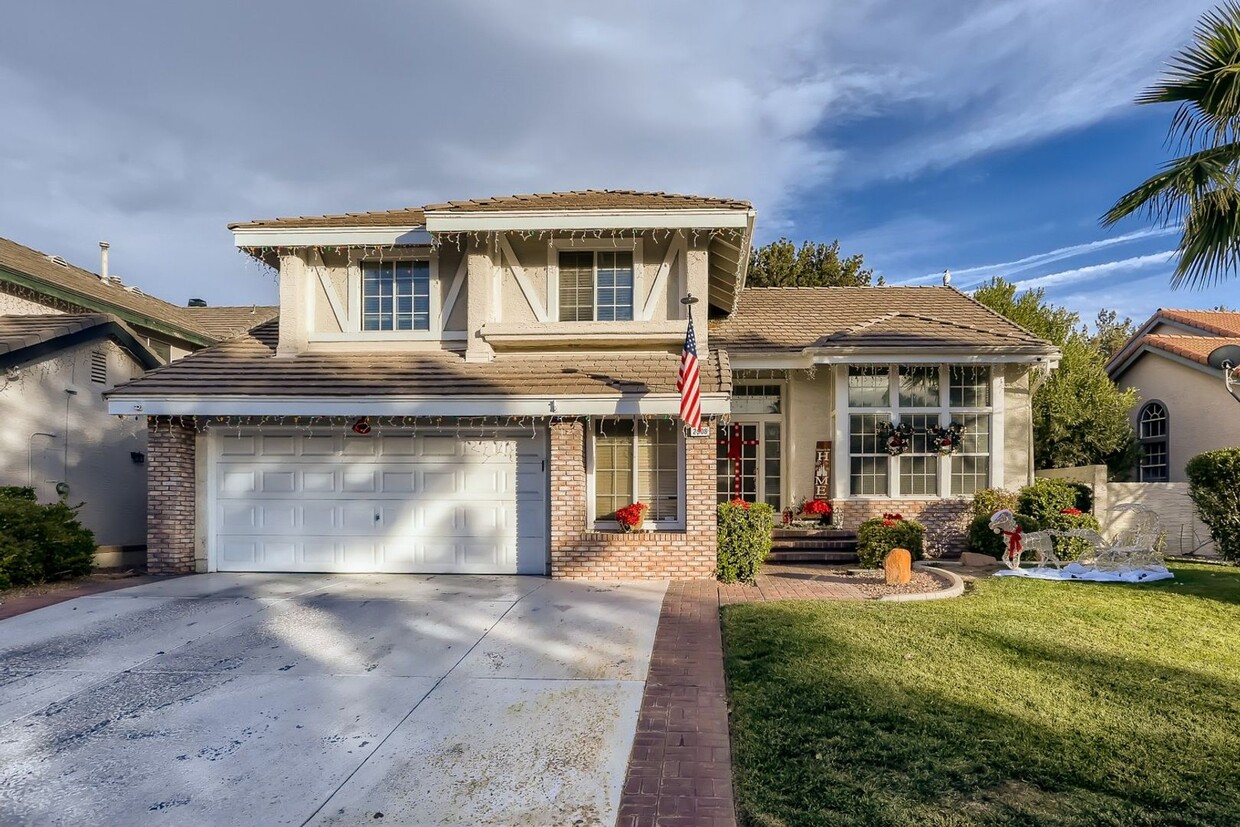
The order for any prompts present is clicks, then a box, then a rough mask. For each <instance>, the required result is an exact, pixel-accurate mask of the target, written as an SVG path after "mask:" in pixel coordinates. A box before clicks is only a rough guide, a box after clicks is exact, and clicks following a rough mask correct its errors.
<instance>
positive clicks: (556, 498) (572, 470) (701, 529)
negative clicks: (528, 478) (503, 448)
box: [549, 420, 716, 580]
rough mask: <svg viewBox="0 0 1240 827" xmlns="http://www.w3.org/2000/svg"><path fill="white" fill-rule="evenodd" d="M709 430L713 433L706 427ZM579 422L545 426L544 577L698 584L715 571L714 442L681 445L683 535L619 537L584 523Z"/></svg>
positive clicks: (582, 437)
mask: <svg viewBox="0 0 1240 827" xmlns="http://www.w3.org/2000/svg"><path fill="white" fill-rule="evenodd" d="M707 424H709V425H711V427H712V430H711V433H712V434H713V433H714V431H713V424H714V423H713V421H710V422H708V423H707ZM586 425H587V422H586V421H585V420H566V421H561V422H552V423H551V426H550V428H551V456H550V458H549V460H550V466H551V473H550V477H551V479H550V485H551V492H550V493H551V576H552V577H570V578H583V579H594V580H641V579H665V578H672V579H681V580H683V579H699V578H709V577H712V576H714V572H715V516H716V512H715V506H716V501H715V440H714V439H712V438H702V437H696V438H686V440H685V499H686V503H685V530H684V531H649V532H636V533H633V534H623V533H617V532H611V531H595V530H593V527H592V526H589V525H587V524H586V517H587V514H588V508H587V505H588V504H587V502H586V464H585V428H586Z"/></svg>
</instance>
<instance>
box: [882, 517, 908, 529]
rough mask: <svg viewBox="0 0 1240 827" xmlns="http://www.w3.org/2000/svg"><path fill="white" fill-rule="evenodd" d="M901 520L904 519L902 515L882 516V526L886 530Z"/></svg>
mask: <svg viewBox="0 0 1240 827" xmlns="http://www.w3.org/2000/svg"><path fill="white" fill-rule="evenodd" d="M903 519H904V515H903V514H884V515H883V526H884V527H886V528H891V527H892V526H893V525H895V524H896V523H898V522H900V521H901V520H903Z"/></svg>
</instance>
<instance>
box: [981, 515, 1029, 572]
mask: <svg viewBox="0 0 1240 827" xmlns="http://www.w3.org/2000/svg"><path fill="white" fill-rule="evenodd" d="M996 510H997V509H996ZM1016 523H1017V525H1019V526H1020V528H1021V531H1037V530H1038V523H1037V521H1036V520H1034V519H1032V518H1030V517H1026V516H1025V515H1024V514H1017V515H1016ZM968 549H969V551H973V552H976V553H978V554H989V555H990V556H991V557H994V558H995V559H996V560H997V559H1000V558H1002V557H1003V553H1004V552H1005V551H1007V538H1006V537H1004V536H1003V535H1002V534H996V533H995V532H994V530H993V529H992V528H991V527H990V515H989V514H979V515H977V516H976V517H974V518H973V521H972V522H971V523H969V542H968Z"/></svg>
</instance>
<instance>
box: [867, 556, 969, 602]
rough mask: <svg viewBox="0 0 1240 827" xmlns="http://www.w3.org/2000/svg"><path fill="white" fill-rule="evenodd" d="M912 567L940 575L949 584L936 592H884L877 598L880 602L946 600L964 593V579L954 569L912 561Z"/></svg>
mask: <svg viewBox="0 0 1240 827" xmlns="http://www.w3.org/2000/svg"><path fill="white" fill-rule="evenodd" d="M913 568H915V569H920V570H921V571H928V572H930V573H932V574H934V575H937V576H940V577H942V578H943V579H944V580H946V581H947V582H948V583H949V585H948V587H947V588H945V589H939V590H938V591H937V592H918V593H917V594H885V595H883V596H882V597H880V598H879V601H880V602H887V603H913V602H916V601H920V600H947V599H948V598H951V597H960V596H961V595H962V594H964V580H963V579H961V577H960V575H958V574H956V573H955V572H954V571H948V570H947V569H941V568H938V567H936V566H931V565H927V564H926V563H914V564H913Z"/></svg>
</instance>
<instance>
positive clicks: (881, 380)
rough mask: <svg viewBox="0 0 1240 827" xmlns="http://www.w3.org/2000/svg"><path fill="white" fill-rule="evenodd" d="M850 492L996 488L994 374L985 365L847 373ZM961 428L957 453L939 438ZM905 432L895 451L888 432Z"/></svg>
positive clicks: (912, 493) (868, 368)
mask: <svg viewBox="0 0 1240 827" xmlns="http://www.w3.org/2000/svg"><path fill="white" fill-rule="evenodd" d="M847 399H848V414H847V415H848V420H847V421H848V449H849V457H848V462H849V486H848V490H849V493H850V494H851V495H853V496H873V497H936V496H966V495H970V494H974V493H976V492H977V491H980V490H982V489H983V488H987V487H989V485H990V434H991V416H992V400H991V372H990V368H989V367H988V366H985V365H980V366H979V365H903V366H894V365H854V366H851V367H850V368H849V369H848V388H847ZM953 422H956V423H959V424H960V425H963V426H964V429H965V431H964V434H963V437H962V438H961V439H960V443H959V445H958V446H957V449H956V451H955V452H954V453H950V454H946V453H940V452H939V451H938V450H937V448H936V445H935V440H934V435H935V433H936V431H937V430H938V429H940V428H947V427H948V426H950V424H951V423H953ZM888 425H891V426H906V427H907V429H908V434H907V444H906V446H905V449H904V451H903V452H902V453H900V454H899V455H896V456H893V455H891V454H890V453H889V452H888V449H887V448H888V446H887V440H886V434H885V433H884V428H885V427H886V426H888Z"/></svg>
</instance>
